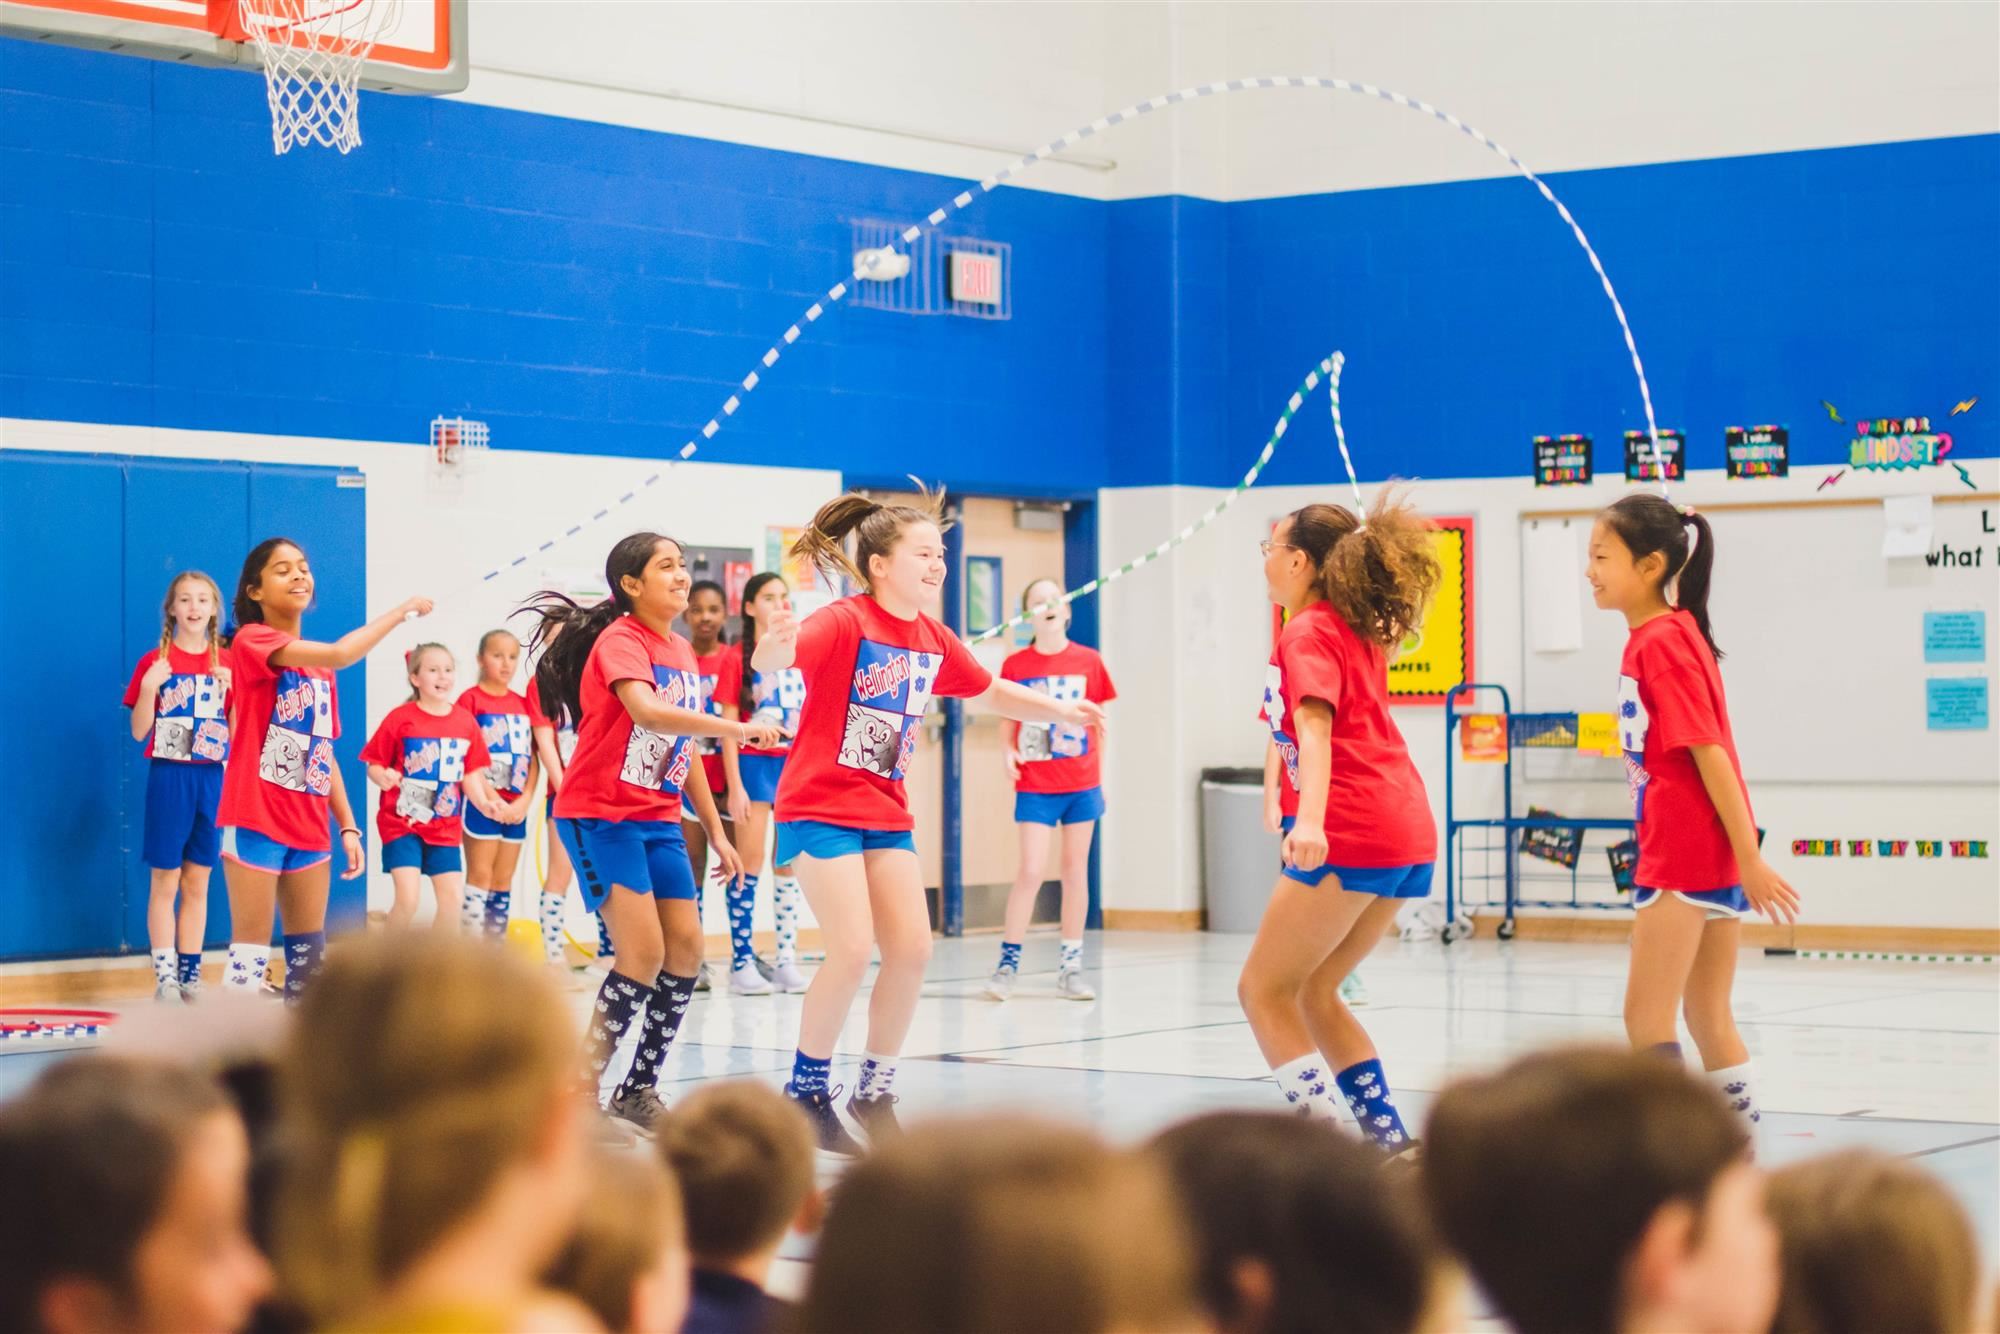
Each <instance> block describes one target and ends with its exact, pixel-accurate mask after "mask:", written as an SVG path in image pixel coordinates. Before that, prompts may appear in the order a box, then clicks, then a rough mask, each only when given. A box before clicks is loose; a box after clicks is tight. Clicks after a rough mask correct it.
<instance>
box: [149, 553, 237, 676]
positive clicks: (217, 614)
mask: <svg viewBox="0 0 2000 1334" xmlns="http://www.w3.org/2000/svg"><path fill="white" fill-rule="evenodd" d="M190 579H192V580H194V581H195V582H196V583H201V584H207V585H208V596H209V600H210V601H211V602H212V603H213V604H214V606H215V610H214V611H213V612H212V613H210V614H209V618H208V670H209V671H211V672H213V671H215V670H216V668H218V667H220V666H221V665H222V589H221V588H220V587H219V586H218V585H217V584H216V582H215V580H214V579H212V578H210V577H209V576H208V575H206V574H204V573H202V572H201V571H200V570H182V571H181V572H180V573H179V574H177V575H175V576H174V577H173V578H172V579H171V580H169V581H168V583H167V595H166V596H165V597H164V598H162V599H160V656H161V657H162V658H165V657H166V656H167V650H168V649H171V648H172V647H173V646H174V596H175V595H176V594H177V593H179V592H180V591H181V585H182V584H184V583H186V582H187V581H188V580H190Z"/></svg>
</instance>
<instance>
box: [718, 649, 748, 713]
mask: <svg viewBox="0 0 2000 1334" xmlns="http://www.w3.org/2000/svg"><path fill="white" fill-rule="evenodd" d="M715 704H716V707H717V708H718V709H720V708H733V709H735V710H736V711H737V712H738V713H741V712H742V711H743V646H742V645H741V644H737V645H736V646H734V647H733V648H732V649H731V650H730V651H729V652H727V653H725V654H723V655H722V661H721V662H719V663H717V664H716V667H715Z"/></svg>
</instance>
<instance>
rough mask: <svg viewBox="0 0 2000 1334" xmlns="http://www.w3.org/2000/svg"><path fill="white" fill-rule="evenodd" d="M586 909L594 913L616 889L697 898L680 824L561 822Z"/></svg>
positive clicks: (558, 826)
mask: <svg viewBox="0 0 2000 1334" xmlns="http://www.w3.org/2000/svg"><path fill="white" fill-rule="evenodd" d="M556 833H557V834H558V835H559V836H560V837H561V838H562V842H563V848H564V849H565V850H566V851H567V852H568V853H569V860H570V865H572V866H574V867H575V868H576V879H577V884H578V885H579V886H580V887H581V888H582V890H583V902H584V906H585V907H587V908H589V909H590V910H591V911H592V912H596V911H597V910H598V909H599V908H601V907H603V906H604V900H605V899H607V898H609V897H610V896H611V887H612V886H613V885H623V886H625V888H627V889H629V890H631V891H632V892H633V893H635V894H651V895H652V896H653V897H654V898H656V899H694V898H695V897H696V895H695V887H694V868H693V867H692V866H690V865H688V849H687V839H686V838H685V837H683V836H682V834H681V822H680V821H679V820H561V819H559V820H557V821H556Z"/></svg>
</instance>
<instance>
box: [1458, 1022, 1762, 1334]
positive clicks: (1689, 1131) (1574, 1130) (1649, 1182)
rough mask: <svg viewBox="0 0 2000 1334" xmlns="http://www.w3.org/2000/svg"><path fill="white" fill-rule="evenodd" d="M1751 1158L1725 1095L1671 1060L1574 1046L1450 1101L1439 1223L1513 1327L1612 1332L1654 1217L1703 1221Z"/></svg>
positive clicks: (1574, 1333)
mask: <svg viewBox="0 0 2000 1334" xmlns="http://www.w3.org/2000/svg"><path fill="white" fill-rule="evenodd" d="M1551 1145H1560V1146H1561V1151H1560V1152H1552V1151H1551V1150H1550V1146H1551ZM1744 1150H1745V1138H1744V1132H1743V1127H1742V1124H1741V1122H1739V1121H1738V1120H1737V1119H1736V1117H1735V1116H1734V1114H1732V1113H1731V1112H1730V1110H1729V1108H1728V1107H1727V1106H1726V1105H1725V1104H1724V1103H1723V1101H1722V1099H1721V1098H1720V1097H1719V1096H1717V1094H1716V1092H1715V1090H1714V1089H1712V1088H1709V1087H1708V1086H1707V1085H1704V1084H1702V1083H1700V1082H1698V1081H1696V1080H1694V1079H1690V1078H1689V1077H1688V1075H1687V1073H1686V1071H1684V1070H1681V1069H1679V1068H1678V1067H1676V1066H1675V1065H1673V1064H1672V1063H1671V1062H1668V1061H1664V1060H1662V1059H1660V1057H1659V1056H1657V1055H1653V1054H1647V1053H1634V1052H1629V1051H1619V1050H1613V1049H1610V1048H1603V1049H1596V1048H1569V1049H1566V1050H1558V1051H1549V1052H1539V1053H1536V1054H1535V1055H1532V1056H1526V1057H1523V1058H1522V1059H1520V1060H1518V1061H1515V1062H1514V1063H1513V1064H1511V1065H1508V1066H1506V1067H1504V1068H1503V1069H1501V1070H1499V1071H1498V1072H1497V1073H1494V1074H1488V1075H1481V1076H1476V1077H1474V1078H1471V1079H1464V1080H1460V1081H1458V1082H1457V1083H1455V1084H1453V1085H1451V1086H1450V1087H1449V1088H1447V1089H1445V1091H1444V1092H1443V1093H1442V1094H1440V1095H1439V1096H1438V1100H1437V1102H1436V1103H1435V1105H1434V1106H1433V1107H1432V1109H1431V1115H1430V1121H1429V1123H1428V1127H1427V1129H1426V1131H1425V1134H1424V1162H1423V1171H1422V1173H1421V1176H1422V1181H1423V1185H1424V1190H1425V1195H1426V1198H1427V1199H1428V1201H1429V1204H1430V1208H1431V1215H1432V1217H1433V1218H1435V1219H1436V1220H1437V1224H1438V1226H1439V1228H1440V1229H1441V1230H1442V1231H1443V1233H1444V1235H1445V1238H1446V1240H1447V1241H1449V1242H1450V1243H1451V1245H1452V1247H1453V1248H1454V1249H1455V1250H1457V1251H1458V1253H1459V1255H1460V1256H1462V1257H1463V1258H1464V1260H1465V1262H1466V1264H1467V1266H1468V1267H1470V1269H1471V1270H1472V1273H1473V1276H1474V1277H1475V1278H1476V1279H1478V1281H1479V1283H1480V1285H1481V1286H1482V1287H1483V1288H1485V1290H1486V1292H1487V1294H1488V1295H1489V1296H1490V1297H1491V1298H1492V1299H1493V1302H1494V1304H1495V1305H1497V1306H1498V1307H1499V1308H1500V1313H1501V1314H1502V1315H1503V1316H1504V1317H1505V1318H1506V1320H1507V1322H1508V1323H1509V1324H1510V1325H1512V1326H1514V1327H1515V1328H1518V1329H1531V1330H1558V1331H1568V1332H1569V1334H1585V1332H1587V1331H1602V1332H1603V1334H1610V1331H1613V1330H1615V1329H1617V1328H1618V1322H1619V1320H1620V1318H1621V1317H1622V1315H1623V1306H1624V1271H1625V1261H1626V1259H1627V1258H1628V1257H1629V1256H1630V1254H1631V1253H1632V1250H1633V1248H1634V1247H1635V1246H1637V1245H1638V1243H1639V1240H1640V1238H1641V1237H1642V1236H1643V1235H1644V1233H1645V1231H1646V1228H1647V1227H1648V1226H1649V1225H1650V1224H1651V1222H1652V1220H1653V1216H1654V1215H1655V1214H1656V1213H1658V1212H1659V1210H1660V1209H1661V1208H1662V1207H1664V1206H1665V1205H1667V1204H1670V1203H1672V1202H1674V1201H1676V1200H1679V1201H1684V1202H1686V1203H1687V1204H1689V1205H1691V1206H1693V1207H1694V1209H1695V1210H1696V1213H1697V1217H1699V1215H1700V1212H1701V1210H1702V1209H1703V1208H1704V1206H1705V1205H1706V1202H1707V1199H1708V1194H1709V1191H1710V1189H1711V1188H1712V1187H1713V1186H1714V1184H1715V1181H1716V1179H1717V1178H1718V1177H1720V1176H1721V1175H1722V1174H1723V1173H1724V1172H1725V1171H1727V1170H1728V1169H1729V1168H1730V1167H1732V1166H1734V1165H1735V1164H1737V1163H1739V1162H1741V1161H1742V1160H1743V1155H1744ZM1558 1220H1559V1222H1560V1226H1561V1231H1562V1235H1561V1237H1560V1239H1552V1238H1551V1236H1550V1233H1549V1230H1548V1229H1549V1227H1550V1226H1551V1225H1552V1223H1553V1222H1555V1221H1558Z"/></svg>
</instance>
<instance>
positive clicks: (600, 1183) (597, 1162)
mask: <svg viewBox="0 0 2000 1334" xmlns="http://www.w3.org/2000/svg"><path fill="white" fill-rule="evenodd" d="M780 1096H781V1095H780ZM679 1114H680V1113H679V1111H678V1109H677V1110H676V1111H675V1115H676V1116H678V1115H679ZM684 1220H685V1215H684V1214H683V1212H682V1210H681V1200H680V1195H679V1193H678V1192H676V1191H675V1189H674V1179H673V1176H672V1174H671V1173H670V1172H668V1170H667V1167H666V1164H665V1163H663V1162H661V1161H660V1160H659V1159H657V1158H654V1157H651V1156H648V1155H634V1154H617V1155H613V1154H612V1153H610V1152H609V1151H606V1150H599V1151H598V1152H597V1153H596V1154H594V1155H593V1156H592V1159H591V1164H590V1189H589V1193H588V1194H587V1195H586V1197H585V1199H584V1205H583V1212H582V1213H581V1214H579V1215H578V1216H577V1220H576V1230H575V1231H573V1232H571V1233H570V1238H569V1241H568V1243H567V1244H566V1245H564V1247H563V1251H562V1254H561V1255H559V1256H557V1257H556V1260H555V1263H554V1264H552V1265H550V1266H549V1270H548V1273H547V1274H546V1275H544V1279H545V1281H546V1282H547V1284H548V1286H550V1287H551V1288H554V1289H556V1290H557V1291H559V1292H566V1293H569V1294H570V1295H571V1296H573V1297H575V1298H576V1299H577V1300H578V1301H581V1302H582V1303H583V1304H584V1305H585V1306H588V1307H589V1308H590V1309H591V1310H592V1311H593V1312H595V1313H596V1315H597V1318H598V1319H599V1320H601V1321H603V1322H604V1327H605V1328H606V1329H613V1330H617V1329H629V1328H631V1325H632V1289H633V1287H634V1286H635V1285H636V1284H637V1283H638V1281H639V1280H640V1279H641V1278H642V1277H644V1276H645V1275H647V1274H649V1273H651V1272H652V1271H653V1270H654V1269H655V1268H656V1267H658V1265H659V1263H660V1257H661V1256H662V1255H663V1254H665V1253H666V1252H668V1251H673V1252H675V1253H679V1252H680V1251H681V1250H682V1249H683V1247H684V1246H685V1244H686V1231H685V1222H684Z"/></svg>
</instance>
